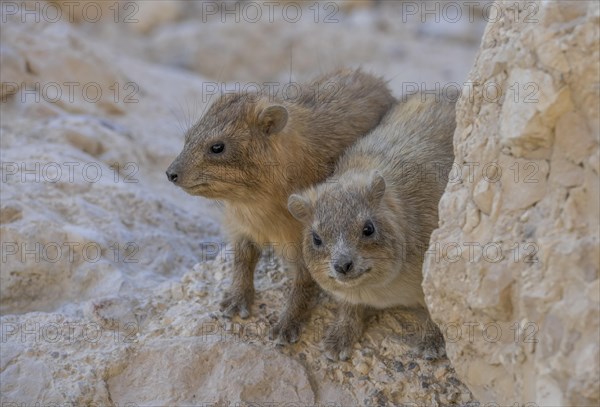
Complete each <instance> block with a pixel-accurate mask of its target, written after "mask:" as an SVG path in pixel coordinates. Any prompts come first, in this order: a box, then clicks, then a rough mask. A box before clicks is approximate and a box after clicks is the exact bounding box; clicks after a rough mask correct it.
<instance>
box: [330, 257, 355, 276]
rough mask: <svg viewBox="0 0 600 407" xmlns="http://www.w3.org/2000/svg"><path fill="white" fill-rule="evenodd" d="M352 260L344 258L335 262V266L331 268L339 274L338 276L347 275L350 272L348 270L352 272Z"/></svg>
mask: <svg viewBox="0 0 600 407" xmlns="http://www.w3.org/2000/svg"><path fill="white" fill-rule="evenodd" d="M352 266H353V264H352V260H350V259H348V258H345V259H339V260H338V261H336V262H335V264H334V265H333V268H334V269H335V271H336V272H338V273H340V274H348V273H349V272H350V270H352Z"/></svg>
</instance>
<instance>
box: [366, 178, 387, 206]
mask: <svg viewBox="0 0 600 407" xmlns="http://www.w3.org/2000/svg"><path fill="white" fill-rule="evenodd" d="M384 194H385V179H384V178H383V176H382V175H381V174H380V173H379V171H375V172H374V173H373V175H372V176H371V181H370V184H369V199H370V200H371V203H373V204H377V203H379V201H381V198H383V195H384Z"/></svg>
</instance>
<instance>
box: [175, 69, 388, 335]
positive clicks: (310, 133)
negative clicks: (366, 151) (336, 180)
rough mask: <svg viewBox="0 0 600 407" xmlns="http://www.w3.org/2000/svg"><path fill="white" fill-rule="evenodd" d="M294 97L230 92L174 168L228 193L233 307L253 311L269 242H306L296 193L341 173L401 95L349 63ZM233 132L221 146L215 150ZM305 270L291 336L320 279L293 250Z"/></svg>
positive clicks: (296, 286)
mask: <svg viewBox="0 0 600 407" xmlns="http://www.w3.org/2000/svg"><path fill="white" fill-rule="evenodd" d="M299 95H300V96H299V97H297V98H295V99H294V100H284V99H283V98H281V97H280V96H275V98H274V100H269V98H270V96H266V95H264V94H233V95H225V96H222V97H220V98H219V99H218V100H217V101H216V102H215V103H214V104H213V105H212V106H211V107H210V108H209V110H208V112H207V113H206V114H205V115H204V117H203V118H202V119H201V120H200V121H199V122H198V123H197V124H196V125H195V126H194V127H193V128H191V129H190V130H189V131H188V133H187V135H186V141H185V146H184V148H183V151H182V152H181V154H180V155H179V156H178V157H177V158H176V159H175V161H174V162H173V163H172V164H171V166H170V167H169V170H168V171H167V174H168V175H169V174H174V173H176V174H177V184H178V185H179V186H181V187H182V188H183V189H184V190H186V191H187V192H188V193H190V194H192V195H201V196H204V197H207V198H213V199H219V200H223V201H225V220H226V225H227V228H228V229H229V232H230V235H231V239H232V241H233V243H234V245H235V249H236V251H238V252H239V254H236V259H235V262H234V274H233V284H232V287H231V289H230V291H229V292H227V293H226V294H225V296H224V299H223V301H222V304H221V305H222V309H223V310H224V313H225V315H226V316H233V315H235V314H239V315H240V316H241V317H242V318H245V317H247V316H248V315H249V314H250V308H251V304H252V302H253V299H254V283H253V275H254V268H255V265H256V262H257V260H258V258H259V255H260V252H261V250H260V248H261V247H263V246H264V245H266V244H273V245H274V247H275V250H276V251H279V253H280V254H281V250H282V249H284V248H286V247H287V248H288V249H289V247H290V246H294V247H295V248H296V249H298V250H300V249H301V240H302V233H301V229H302V225H301V224H300V223H299V222H298V221H297V220H296V219H294V218H293V217H292V216H291V215H290V213H289V212H288V210H287V199H288V196H289V195H290V194H291V193H292V192H295V191H299V190H302V189H304V188H307V187H309V186H311V185H313V184H315V183H317V182H320V181H323V180H324V179H325V178H326V177H327V176H329V175H331V173H332V171H333V169H334V166H335V162H336V161H337V159H338V158H339V156H340V154H341V153H342V152H343V151H344V150H345V149H346V148H348V147H349V146H350V145H351V144H352V143H353V142H354V141H355V140H356V139H358V138H359V137H361V136H363V135H365V134H366V133H368V132H369V131H370V130H371V129H372V128H374V127H375V126H376V125H377V124H378V123H379V122H380V120H381V118H382V117H383V116H384V115H385V113H386V112H387V111H388V110H389V109H390V107H391V106H392V105H393V103H394V101H395V100H394V98H393V97H392V95H391V93H390V91H389V90H388V88H387V85H386V83H385V82H384V81H383V80H381V79H379V78H376V77H373V76H371V75H368V74H365V73H363V72H361V71H360V70H356V71H351V70H339V71H336V72H332V73H330V74H327V75H323V76H321V77H318V78H316V79H315V80H313V81H312V82H310V83H307V84H304V85H302V86H301V88H300V93H299ZM218 142H223V143H224V144H225V150H224V152H223V153H222V154H220V155H215V154H213V153H211V152H210V150H209V149H210V147H211V146H212V145H214V144H215V143H218ZM288 260H291V261H288V264H289V265H290V266H291V267H292V268H295V270H296V273H295V279H294V283H293V287H292V292H291V295H290V297H289V300H288V304H287V307H286V310H285V312H284V313H283V315H282V316H281V318H280V321H279V323H278V324H277V325H276V327H275V329H274V333H275V334H276V335H278V336H279V339H280V340H281V341H284V342H294V341H296V340H297V339H298V334H299V327H300V325H301V323H302V322H303V320H304V318H305V317H306V311H307V308H308V304H309V303H310V299H311V298H312V296H313V291H314V282H313V281H312V279H311V278H310V275H309V274H308V272H307V271H306V266H305V265H304V262H303V260H302V257H301V256H299V258H298V259H288Z"/></svg>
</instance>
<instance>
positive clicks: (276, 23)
mask: <svg viewBox="0 0 600 407" xmlns="http://www.w3.org/2000/svg"><path fill="white" fill-rule="evenodd" d="M276 3H277V4H276V5H275V6H274V8H273V9H269V7H268V6H266V5H265V4H264V3H257V2H241V3H237V2H227V3H221V2H210V1H208V2H176V1H138V2H125V1H122V2H111V1H75V2H45V1H25V2H10V1H4V2H1V3H0V6H1V12H2V15H1V18H2V24H1V26H0V64H1V66H0V68H1V69H0V82H1V84H0V85H1V87H0V97H1V98H2V101H1V104H0V113H1V123H0V132H1V140H0V148H1V156H0V159H1V162H2V165H1V176H2V185H1V187H2V196H1V205H0V232H1V243H2V260H1V261H2V263H1V272H0V313H1V317H0V318H1V321H0V322H1V341H0V347H1V352H0V401H1V403H2V405H10V406H13V405H19V406H21V405H36V403H37V405H103V406H104V405H106V406H117V405H118V406H123V405H128V406H147V405H155V406H165V405H211V403H218V404H219V405H227V403H230V404H231V405H235V403H237V402H242V403H257V404H258V405H288V406H292V405H295V406H300V405H315V404H318V405H327V404H330V405H343V406H348V405H398V404H408V405H418V406H432V405H476V404H477V403H478V401H477V400H479V401H480V402H482V403H485V402H489V401H495V402H498V403H504V404H512V403H513V402H520V403H522V404H525V403H528V402H530V403H536V405H545V406H558V405H594V404H597V403H598V382H599V379H598V363H597V362H598V301H599V300H598V291H599V289H600V288H599V287H598V160H599V156H598V130H599V127H600V126H599V125H598V115H597V112H598V89H599V87H598V37H599V35H598V18H599V11H598V6H597V5H595V3H594V2H577V3H576V5H573V4H575V2H569V3H568V5H567V3H566V2H561V3H559V2H554V3H539V2H537V1H531V2H522V4H521V6H519V7H516V8H515V6H514V2H507V3H506V4H501V5H493V4H491V3H489V2H471V3H470V5H466V4H462V10H461V15H460V16H459V15H458V14H456V11H455V10H454V9H452V8H451V7H448V6H447V3H443V2H439V3H438V2H436V3H430V4H429V5H428V6H425V5H424V3H421V2H398V3H391V2H385V1H379V2H371V1H355V2H344V3H333V2H331V3H327V2H324V3H317V5H316V6H315V5H314V4H313V3H300V2H291V1H286V2H276ZM432 4H433V5H432ZM435 4H437V6H436V5H435ZM458 4H461V3H458ZM299 5H301V6H302V8H298V6H299ZM511 7H512V8H511ZM256 10H260V13H261V15H260V17H259V16H258V14H257V11H256ZM284 10H285V11H284ZM297 10H300V14H298V11H297ZM431 10H433V11H431ZM427 13H429V14H427ZM534 20H535V22H534ZM488 21H490V24H488V25H487V29H486V32H485V35H484V37H483V41H481V38H482V33H483V30H484V28H485V27H486V22H488ZM478 49H479V51H478ZM474 63H475V65H473V64H474ZM339 66H362V67H363V68H365V69H367V70H369V71H371V72H374V73H376V74H379V75H382V76H384V77H386V78H387V79H389V80H390V86H391V87H392V89H393V90H394V93H395V94H396V95H397V96H398V97H400V96H401V95H403V94H405V93H408V92H410V91H414V90H415V89H417V88H420V89H422V90H426V89H427V90H435V89H436V88H437V90H442V91H443V90H445V89H449V90H453V89H456V88H462V89H463V93H464V94H463V97H462V99H461V101H460V102H459V108H458V126H459V128H458V130H457V133H456V136H455V143H456V153H457V159H456V166H455V167H456V171H455V174H454V176H453V177H452V179H451V182H450V184H449V186H448V190H447V193H446V195H445V196H444V198H443V200H442V203H441V217H442V220H441V228H440V229H439V230H438V231H437V232H436V233H435V234H434V236H433V237H432V248H433V250H430V255H429V257H428V259H427V262H426V265H425V282H424V285H425V289H426V291H427V297H428V304H429V306H430V307H431V311H432V313H433V316H434V318H435V320H436V322H438V324H439V325H440V327H441V328H442V331H443V332H444V334H445V335H446V339H447V351H448V355H449V358H450V360H448V359H446V358H442V359H439V360H434V361H428V360H425V359H424V358H423V355H422V354H420V352H419V351H418V347H416V346H414V343H415V341H414V339H415V338H418V336H419V335H422V334H427V333H423V332H416V331H415V326H416V325H415V323H414V321H413V320H412V319H411V315H410V314H405V313H403V312H399V311H395V312H391V311H390V312H385V313H382V314H380V315H378V316H376V317H374V318H373V319H372V320H371V321H370V324H369V328H368V330H367V332H366V334H365V336H364V338H363V339H362V341H361V342H360V343H359V344H357V345H356V348H355V351H354V353H353V355H352V360H351V361H349V362H336V363H333V362H330V361H327V360H326V359H325V358H324V356H322V354H321V344H320V341H321V335H322V333H323V331H324V329H325V328H326V327H327V325H328V324H330V323H331V322H332V320H333V316H334V314H335V312H336V307H335V304H334V303H333V302H332V301H331V300H330V299H329V298H327V297H326V296H324V295H323V296H322V297H321V298H320V299H319V306H318V307H317V309H316V311H315V313H314V315H313V317H312V319H311V321H310V323H309V325H308V327H307V329H306V330H305V332H304V334H303V337H302V339H301V341H300V342H299V343H297V344H295V345H293V346H288V347H283V348H280V347H277V346H275V344H274V343H272V342H271V341H270V340H269V339H268V332H269V329H270V327H271V323H272V322H273V321H275V320H276V318H277V316H278V313H279V311H280V310H281V307H282V304H283V302H284V298H285V293H286V290H287V289H288V288H289V276H288V275H287V274H286V273H285V271H284V270H283V267H282V266H281V265H280V263H279V262H278V260H277V259H276V258H274V257H272V256H270V255H269V254H268V253H267V254H266V255H265V256H264V258H263V260H262V261H261V263H260V264H259V267H258V270H257V274H256V286H257V298H256V303H255V307H254V309H253V317H252V318H250V319H249V320H244V321H242V320H237V319H236V320H233V321H229V320H226V319H224V318H222V317H221V315H220V314H219V312H218V307H217V304H218V301H219V299H220V296H221V293H222V292H223V289H224V288H225V287H227V286H228V285H229V281H230V270H231V267H230V262H231V260H232V259H231V252H230V248H229V247H227V245H226V240H225V238H224V235H223V231H222V229H221V226H220V211H219V206H218V205H217V204H215V203H213V202H210V201H207V200H203V199H201V198H196V197H190V196H187V195H186V194H184V193H183V192H181V191H180V190H179V189H177V188H174V187H173V186H171V185H169V184H168V182H167V181H166V177H165V175H164V171H165V169H166V167H167V165H168V164H169V163H170V161H171V160H172V159H173V158H174V157H175V156H176V155H177V154H178V152H179V150H180V149H181V147H182V145H183V133H184V130H185V129H186V128H187V127H188V126H190V125H191V124H192V123H193V122H194V121H195V120H197V119H198V118H199V117H200V116H201V115H202V112H203V111H204V110H205V109H206V106H207V104H208V103H210V97H209V96H210V95H211V94H213V93H216V92H218V91H229V90H236V89H237V88H236V87H239V88H244V87H245V86H248V84H252V83H260V84H262V83H264V82H279V83H280V84H282V85H284V84H286V83H288V82H289V81H290V80H291V81H300V80H303V79H306V78H308V77H310V76H313V75H316V74H319V73H321V72H324V71H326V70H329V69H333V68H336V67H339ZM469 72H470V74H469ZM467 78H468V79H467ZM467 81H470V82H467ZM487 82H493V83H494V84H495V85H491V86H490V85H487V84H486V83H487ZM536 86H537V87H536ZM466 91H468V92H466ZM509 92H512V93H509ZM467 94H468V96H471V97H466V96H465V95H467ZM516 94H518V96H515V95H516ZM472 162H478V163H480V166H479V167H474V166H471V167H470V168H473V169H474V170H473V173H474V174H475V175H474V178H471V177H469V176H468V174H467V172H466V171H465V170H464V167H465V164H466V163H472ZM488 163H497V165H488V166H487V167H485V166H486V164H488ZM515 163H516V164H515ZM511 166H512V167H511ZM484 167H485V168H486V172H485V173H484V174H485V178H483V176H482V175H481V174H482V173H481V169H482V168H484ZM511 168H512V171H511ZM500 171H501V174H500ZM499 174H500V175H499ZM495 177H498V178H499V179H498V180H495ZM492 180H495V181H496V182H491V181H492ZM532 180H536V181H538V182H535V183H531V182H527V181H532ZM465 242H466V243H469V242H470V243H471V246H467V249H468V247H473V249H474V250H475V249H478V248H480V254H479V255H478V256H479V257H478V258H477V259H476V260H474V261H470V260H471V259H470V258H468V257H466V259H467V260H465V256H467V254H468V253H469V252H468V250H466V249H465V250H463V252H462V254H463V256H460V257H459V258H458V260H456V256H455V254H456V253H455V252H451V251H449V249H448V247H451V248H453V249H454V250H455V249H456V247H463V249H464V247H465V246H464V244H465ZM473 242H477V243H479V245H480V246H479V247H477V246H475V245H474V244H472V243H473ZM491 243H493V244H492V245H490V244H491ZM496 243H498V244H499V245H500V247H501V249H502V250H503V256H504V258H503V261H496V262H492V261H490V259H491V260H496V257H493V256H495V254H494V253H495V252H494V250H495V249H497V247H498V246H496V245H494V244H496ZM436 244H437V245H438V246H436ZM449 244H450V246H448V245H449ZM515 244H516V245H515ZM438 248H439V249H438ZM484 248H485V250H483V249H484ZM516 248H518V249H516ZM511 250H512V251H511ZM513 252H516V253H513ZM474 253H475V254H477V253H478V252H477V251H476V250H475V251H474ZM481 253H485V254H481ZM452 256H454V257H452ZM482 257H483V260H482ZM506 258H509V259H513V261H508V260H507V259H506ZM514 259H517V260H518V261H517V260H514ZM515 323H516V324H515ZM490 324H492V325H490ZM493 324H495V325H493ZM496 326H497V328H498V329H500V331H501V334H502V335H501V336H500V337H498V335H497V333H496V332H497V330H496V331H494V329H496ZM459 334H460V337H459V336H458V335H459ZM484 335H485V336H484ZM481 338H484V339H483V340H482V339H481ZM467 386H468V387H467ZM469 389H470V390H471V391H473V393H471V391H470V390H469ZM69 403H70V404H69ZM269 403H272V404H269ZM409 403H412V404H409ZM255 405H256V404H255Z"/></svg>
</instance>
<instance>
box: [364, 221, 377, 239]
mask: <svg viewBox="0 0 600 407" xmlns="http://www.w3.org/2000/svg"><path fill="white" fill-rule="evenodd" d="M373 233H375V226H373V222H371V221H370V220H368V221H367V222H366V223H365V226H364V227H363V231H362V234H363V236H371V235H372V234H373Z"/></svg>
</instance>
